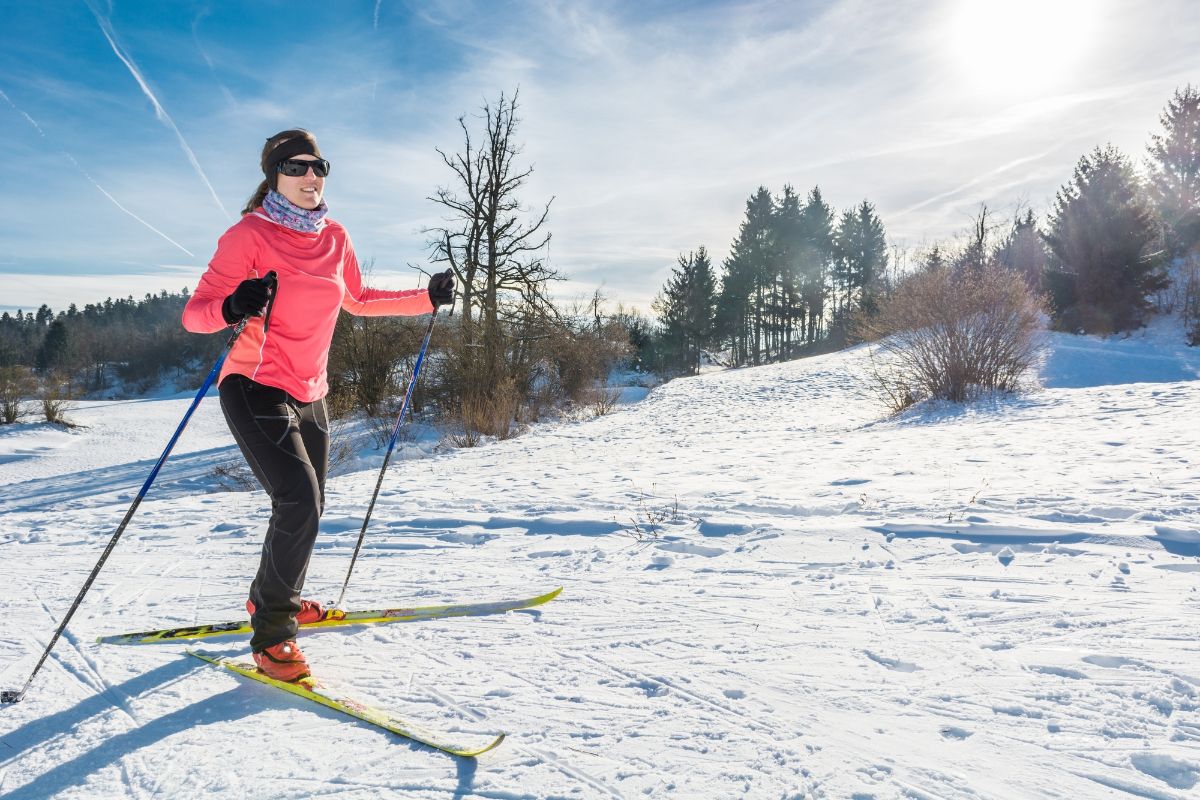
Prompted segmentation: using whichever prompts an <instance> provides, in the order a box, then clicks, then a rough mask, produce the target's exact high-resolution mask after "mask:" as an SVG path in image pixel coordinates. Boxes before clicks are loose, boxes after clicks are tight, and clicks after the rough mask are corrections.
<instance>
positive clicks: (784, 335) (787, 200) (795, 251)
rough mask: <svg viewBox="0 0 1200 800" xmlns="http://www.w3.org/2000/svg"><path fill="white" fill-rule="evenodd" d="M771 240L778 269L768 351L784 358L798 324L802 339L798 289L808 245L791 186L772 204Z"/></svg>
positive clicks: (801, 280) (800, 299)
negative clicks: (773, 210) (773, 207)
mask: <svg viewBox="0 0 1200 800" xmlns="http://www.w3.org/2000/svg"><path fill="white" fill-rule="evenodd" d="M772 239H773V242H774V249H775V253H776V256H777V268H776V275H775V281H774V286H773V290H772V293H771V296H770V305H769V308H768V312H769V314H768V319H769V320H770V321H771V322H770V329H771V333H772V340H773V341H772V343H771V346H770V347H769V348H768V349H769V350H772V351H773V352H774V353H775V354H776V355H777V356H780V357H786V356H787V355H789V354H790V353H791V350H792V347H793V339H794V338H795V335H796V326H797V323H799V329H800V338H803V336H804V329H805V309H804V302H803V297H802V295H801V292H800V287H801V285H802V282H803V272H804V255H805V251H806V250H807V245H808V241H807V236H806V231H805V229H804V211H803V209H802V208H801V206H800V197H799V196H798V195H797V194H796V192H795V191H794V190H793V189H792V187H791V186H784V187H783V196H782V197H780V198H779V199H778V200H777V201H776V202H775V214H774V216H773V217H772Z"/></svg>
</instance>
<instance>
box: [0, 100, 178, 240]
mask: <svg viewBox="0 0 1200 800" xmlns="http://www.w3.org/2000/svg"><path fill="white" fill-rule="evenodd" d="M0 97H3V98H4V102H6V103H8V104H9V105H10V106H12V109H13V111H16V112H17V113H18V114H20V115H21V116H22V117H24V118H25V120H26V122H28V123H29V124H30V125H32V126H33V127H34V130H36V131H37V132H38V135H39V136H41V137H42V138H43V139H45V140H46V141H47V142H49V141H50V140H49V139H48V138H47V137H46V132H45V131H44V130H42V126H41V125H38V124H37V120H35V119H34V118H33V117H31V116H29V115H28V114H26V113H25V112H24V111H22V110H21V109H19V108H17V104H16V103H14V102H13V101H12V98H10V97H9V96H8V95H7V94H5V93H4V90H2V89H0ZM61 152H62V154H63V155H64V156H66V157H67V160H68V161H70V162H71V163H72V164H74V165H75V169H77V170H79V172H80V173H81V174H82V175H83V177H85V178H87V179H88V181H89V182H91V184H92V186H95V187H96V188H97V189H99V190H100V193H101V194H102V195H104V196H105V197H107V198H108V199H109V200H110V201H112V204H113V205H114V206H116V207H117V208H119V209H121V210H122V211H124V212H125V213H126V214H128V215H129V216H131V217H133V218H134V219H136V220H137V221H138V222H140V223H142V224H143V225H145V226H146V227H147V228H149V229H150V230H152V231H154V232H155V233H157V234H158V235H159V236H161V237H162V238H164V239H166V240H167V241H168V242H170V243H171V244H173V245H175V246H176V247H178V248H179V249H180V250H182V251H183V252H185V253H187V254H188V255H189V256H190V257H192V258H195V257H196V254H195V253H193V252H192V251H191V250H188V249H187V248H186V247H184V246H183V245H181V244H180V243H179V242H177V241H175V240H174V239H172V238H171V237H170V236H167V235H166V234H165V233H163V232H162V231H160V230H159V229H158V228H156V227H154V226H153V225H151V224H150V223H149V222H146V220H144V219H142V218H141V217H139V216H138V215H137V214H135V213H133V212H132V211H130V210H129V209H128V208H126V207H125V206H123V205H121V203H120V201H118V200H117V198H115V197H113V196H112V195H111V194H109V193H108V192H107V191H105V189H104V187H103V186H101V185H100V184H98V183H96V179H95V178H93V177H92V176H91V175H89V174H88V173H87V170H85V169H84V168H83V167H82V166H80V164H79V162H78V161H76V160H75V156H73V155H71V154H70V153H68V152H67V151H66V150H61Z"/></svg>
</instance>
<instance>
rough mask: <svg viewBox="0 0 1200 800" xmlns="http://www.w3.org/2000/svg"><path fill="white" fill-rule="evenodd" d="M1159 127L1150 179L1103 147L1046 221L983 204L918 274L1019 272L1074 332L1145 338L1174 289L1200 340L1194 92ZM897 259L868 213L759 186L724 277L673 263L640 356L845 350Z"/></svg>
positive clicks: (747, 359)
mask: <svg viewBox="0 0 1200 800" xmlns="http://www.w3.org/2000/svg"><path fill="white" fill-rule="evenodd" d="M1159 121H1160V123H1161V126H1162V128H1161V131H1160V132H1158V133H1154V134H1152V135H1151V137H1150V141H1149V144H1148V145H1147V156H1146V159H1145V164H1144V167H1145V168H1144V170H1143V172H1142V173H1141V174H1139V172H1138V170H1137V169H1136V168H1135V165H1134V163H1133V161H1132V160H1131V159H1130V158H1129V157H1127V156H1126V155H1125V154H1124V153H1122V152H1121V151H1120V150H1119V149H1118V148H1116V147H1113V146H1112V145H1105V146H1099V147H1096V148H1095V149H1093V150H1092V151H1091V152H1090V153H1087V154H1085V155H1084V156H1082V157H1081V158H1080V159H1079V161H1078V163H1077V164H1076V166H1075V169H1074V172H1073V174H1072V176H1071V178H1070V180H1069V181H1068V182H1067V183H1065V184H1064V185H1063V186H1062V187H1061V188H1060V189H1059V191H1058V193H1057V195H1056V197H1055V202H1054V205H1053V207H1052V208H1051V209H1050V210H1049V212H1048V213H1047V215H1046V217H1045V219H1044V221H1039V220H1038V218H1037V216H1036V215H1035V214H1034V212H1033V210H1032V209H1028V208H1026V209H1021V210H1019V211H1018V212H1017V213H1015V214H1014V215H1013V218H1012V220H1011V221H1010V222H1008V223H999V224H998V223H997V218H996V215H995V213H994V212H993V211H991V210H989V209H988V208H987V206H986V205H984V206H981V207H980V209H979V211H978V213H977V214H976V216H975V219H974V223H973V225H972V228H971V230H970V231H969V232H968V233H967V234H966V235H965V236H964V237H962V238H961V239H960V240H959V241H958V242H952V243H935V244H934V245H932V246H931V247H928V248H925V249H923V250H921V251H919V252H917V253H915V254H914V255H915V257H914V258H912V259H911V263H912V264H913V266H914V268H915V270H918V271H919V270H937V269H940V268H942V267H943V266H948V267H950V268H952V269H953V271H954V274H955V275H956V276H957V279H958V280H963V281H969V280H973V279H975V278H976V277H978V275H979V273H978V271H977V270H978V268H981V267H984V266H997V267H1001V268H1004V269H1008V270H1012V271H1015V272H1017V273H1019V274H1020V275H1022V276H1023V277H1024V279H1025V280H1026V283H1027V284H1028V286H1029V288H1030V289H1031V290H1032V291H1033V292H1035V293H1036V294H1042V293H1044V294H1045V295H1046V296H1047V297H1048V300H1049V308H1050V311H1051V313H1052V322H1053V325H1054V326H1055V327H1057V328H1058V329H1061V330H1067V331H1072V332H1088V333H1111V332H1116V331H1125V330H1130V329H1132V328H1136V327H1138V326H1140V325H1142V324H1143V323H1144V322H1145V320H1146V319H1147V317H1148V314H1149V313H1150V312H1151V311H1152V309H1153V307H1154V304H1155V300H1156V297H1157V298H1161V297H1162V293H1163V292H1164V291H1165V290H1167V289H1171V288H1173V289H1174V290H1175V291H1174V293H1173V294H1172V295H1171V296H1172V297H1173V298H1176V299H1175V300H1174V301H1171V302H1167V303H1165V304H1164V303H1163V302H1161V300H1160V302H1159V307H1161V308H1164V310H1176V311H1179V312H1181V313H1182V316H1183V318H1184V321H1185V324H1187V325H1188V327H1189V341H1190V342H1191V343H1192V344H1196V343H1200V252H1198V248H1197V245H1198V243H1200V92H1198V91H1197V90H1196V89H1195V88H1193V87H1192V86H1191V85H1188V86H1185V87H1183V88H1180V89H1177V90H1176V91H1175V93H1174V95H1173V96H1172V98H1171V99H1170V101H1169V102H1168V103H1167V105H1166V107H1165V108H1164V110H1163V112H1162V114H1161V116H1160V119H1159ZM889 249H890V250H891V251H892V253H891V254H890V253H889ZM898 249H899V248H889V246H888V242H887V237H886V231H885V228H884V225H883V222H882V221H881V220H880V218H879V216H878V214H877V213H876V210H875V208H874V206H873V205H872V204H871V203H870V202H868V201H867V200H863V201H862V202H861V203H860V204H859V205H857V206H855V207H854V208H850V209H846V210H844V211H842V212H841V213H840V214H838V215H836V217H835V214H834V212H833V210H832V208H830V206H829V205H828V204H827V203H826V202H825V200H824V198H823V197H822V194H821V190H820V188H819V187H814V188H813V189H812V190H811V191H810V192H809V193H808V195H807V197H805V198H804V199H803V200H802V199H801V198H800V197H799V196H798V195H797V194H796V193H795V192H794V190H793V189H792V187H791V186H785V187H784V189H783V192H782V194H780V195H777V196H772V195H771V193H770V191H769V190H768V189H766V188H765V187H759V188H758V189H757V190H756V191H755V192H754V194H752V195H751V196H750V198H749V199H748V200H747V201H746V209H745V216H744V219H743V221H742V223H741V226H740V228H739V230H738V234H737V237H736V238H735V239H734V241H733V242H732V244H731V245H730V249H729V255H728V256H727V257H726V258H725V260H724V261H723V262H722V264H721V268H720V270H719V271H718V270H716V269H715V268H714V265H713V262H712V258H711V256H710V255H709V252H708V250H707V248H706V247H704V246H701V247H699V248H698V249H697V250H695V251H691V252H688V253H686V254H681V255H680V256H679V259H678V262H677V264H676V265H675V267H674V269H673V271H672V274H671V276H670V278H669V279H668V280H667V282H666V284H665V285H664V286H663V287H662V290H661V291H660V293H659V295H658V297H657V298H656V300H655V303H654V311H655V313H656V320H655V322H656V325H655V326H654V329H653V330H652V331H651V333H650V335H649V337H647V339H646V341H645V342H644V343H643V344H642V346H641V349H642V352H643V355H644V356H645V358H646V360H647V361H648V362H652V363H654V364H655V365H656V366H657V367H658V368H659V369H662V370H663V371H665V372H670V373H675V374H679V373H684V374H691V373H694V372H696V371H697V370H698V369H699V366H700V365H701V359H702V353H704V352H706V351H708V352H712V351H718V352H720V353H722V354H723V356H724V357H725V358H726V359H727V360H728V363H730V364H732V365H743V364H760V363H764V362H766V361H776V360H782V359H787V358H792V357H796V356H799V355H804V354H807V353H812V352H817V351H819V350H821V349H832V348H835V347H840V346H843V345H845V344H846V343H848V341H850V340H851V339H853V332H854V331H855V330H862V325H861V324H860V323H861V322H862V321H864V320H869V319H870V318H871V317H873V316H874V315H875V314H876V313H878V310H879V307H880V303H881V302H882V301H884V300H885V299H887V298H888V297H890V296H891V295H892V294H893V293H894V291H895V289H896V286H897V284H898V282H899V281H900V280H901V279H902V277H903V276H902V275H901V274H900V272H899V269H898V266H899V265H897V264H896V263H894V262H895V260H896V259H895V257H894V255H892V254H895V253H896V252H897V251H898ZM890 255H892V257H889V256H890ZM969 268H974V269H969ZM1172 307H1173V308H1172Z"/></svg>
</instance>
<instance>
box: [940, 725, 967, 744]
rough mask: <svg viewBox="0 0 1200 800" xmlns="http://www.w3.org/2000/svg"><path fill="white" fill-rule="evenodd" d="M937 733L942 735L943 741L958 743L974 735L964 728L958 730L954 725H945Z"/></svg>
mask: <svg viewBox="0 0 1200 800" xmlns="http://www.w3.org/2000/svg"><path fill="white" fill-rule="evenodd" d="M938 733H940V734H942V738H943V739H957V740H958V741H960V742H961V741H962V740H964V739H966V738H967V737H969V736H974V735H975V732H974V731H969V730H967V729H966V728H958V727H955V726H954V725H946V726H944V727H943V728H942V729H941V730H940V731H938Z"/></svg>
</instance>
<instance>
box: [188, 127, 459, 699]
mask: <svg viewBox="0 0 1200 800" xmlns="http://www.w3.org/2000/svg"><path fill="white" fill-rule="evenodd" d="M261 166H262V171H263V174H264V175H265V176H266V177H265V180H263V182H262V183H261V184H260V185H259V187H258V190H257V191H256V192H255V194H254V196H253V197H252V198H251V200H250V202H249V203H247V205H246V208H245V209H244V210H243V211H242V219H241V220H240V221H239V222H237V223H236V224H235V225H234V226H233V227H231V228H230V229H229V230H227V231H226V232H225V234H224V235H223V236H222V237H221V239H220V241H219V242H218V243H217V252H216V254H215V255H214V256H213V258H212V261H211V262H209V265H208V270H207V271H206V272H205V273H204V275H203V277H201V278H200V284H199V286H197V287H196V292H195V294H193V295H192V297H191V299H190V300H189V301H188V303H187V306H186V307H185V308H184V311H183V326H184V327H185V328H186V329H187V330H189V331H192V332H193V333H214V332H216V331H219V330H221V329H222V328H225V327H227V326H230V325H236V324H237V323H238V322H239V321H241V320H242V319H243V318H247V317H248V318H249V322H248V324H247V325H246V328H245V330H244V331H243V332H242V335H241V336H240V337H238V340H237V342H236V343H235V344H234V346H233V349H232V350H231V351H230V353H229V356H228V358H227V359H226V360H225V366H224V368H223V369H222V370H221V375H220V378H219V384H220V394H221V410H222V411H223V412H224V413H225V419H226V421H227V422H228V423H229V429H230V431H232V433H233V438H234V439H236V440H237V444H238V447H240V448H241V451H242V453H243V455H245V457H246V461H247V462H248V463H249V465H250V468H251V469H252V470H253V471H254V474H255V476H256V477H257V478H258V481H259V483H261V484H262V487H263V489H265V490H266V492H267V494H268V495H270V497H271V520H270V522H269V523H268V525H267V534H266V539H265V541H264V542H263V550H262V558H261V560H260V562H259V566H258V574H257V575H256V576H255V578H254V582H253V583H252V584H251V585H250V599H249V601H248V602H247V603H246V608H247V609H248V610H249V611H250V614H251V616H250V621H251V624H252V625H253V627H254V635H253V636H252V638H251V639H250V648H251V650H253V652H254V661H255V663H256V664H257V665H258V668H259V669H260V670H261V671H262V672H264V673H266V674H267V675H268V676H270V677H272V678H276V679H278V680H284V681H298V680H300V679H301V678H305V677H308V675H309V674H310V673H309V668H308V663H307V662H306V661H305V658H304V654H303V653H302V652H301V651H300V648H299V647H298V646H297V645H296V630H297V624H298V621H299V622H315V621H316V620H318V619H320V618H321V617H322V615H323V614H324V613H325V612H324V609H323V608H321V606H320V605H319V604H318V603H315V602H313V601H311V600H302V599H301V598H300V591H301V589H302V588H303V586H304V576H305V573H306V571H307V570H308V561H309V558H310V556H311V555H312V549H313V543H314V542H315V541H316V536H317V527H318V524H319V521H320V518H321V512H322V510H323V507H324V491H325V473H326V471H327V469H328V464H329V462H328V456H329V417H328V414H327V411H326V407H325V395H326V393H327V392H328V388H329V387H328V384H327V383H326V374H325V367H326V363H327V361H328V358H329V344H330V341H331V340H332V339H333V328H334V325H335V323H336V322H337V318H338V312H339V310H340V309H345V310H346V311H349V312H350V313H351V314H357V315H360V316H385V315H393V314H399V315H408V316H411V315H417V314H427V313H430V312H432V311H433V310H434V309H435V308H436V307H437V306H438V305H441V304H444V303H449V302H451V301H452V300H453V297H454V278H453V275H452V273H451V272H449V271H446V272H444V273H442V274H440V275H434V276H433V277H432V278H430V281H429V288H428V289H411V290H406V291H382V290H379V289H370V288H367V287H364V286H363V285H362V276H361V274H360V272H359V266H358V259H357V258H355V255H354V248H353V247H352V246H351V244H350V238H349V237H348V236H347V235H346V230H345V228H343V227H342V226H341V225H339V224H338V223H336V222H334V221H333V220H331V219H328V218H327V217H326V213H327V211H328V206H326V204H325V201H324V198H323V194H324V191H325V178H326V176H327V175H328V174H329V162H328V161H326V160H324V159H323V158H321V151H320V149H319V148H318V147H317V140H316V139H315V138H314V137H313V135H312V134H311V133H309V132H308V131H305V130H301V129H296V130H288V131H283V132H281V133H277V134H275V135H274V136H272V137H271V138H270V139H267V142H266V145H264V147H263V151H262V159H261ZM270 272H274V273H276V276H277V283H276V284H275V288H274V292H272V291H271V288H270V286H271V284H270V283H269V282H268V281H267V280H266V276H267V274H268V273H270ZM268 303H269V304H270V311H269V315H268V316H269V326H264V319H263V318H262V314H263V312H264V311H265V310H266V309H267V306H268Z"/></svg>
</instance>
